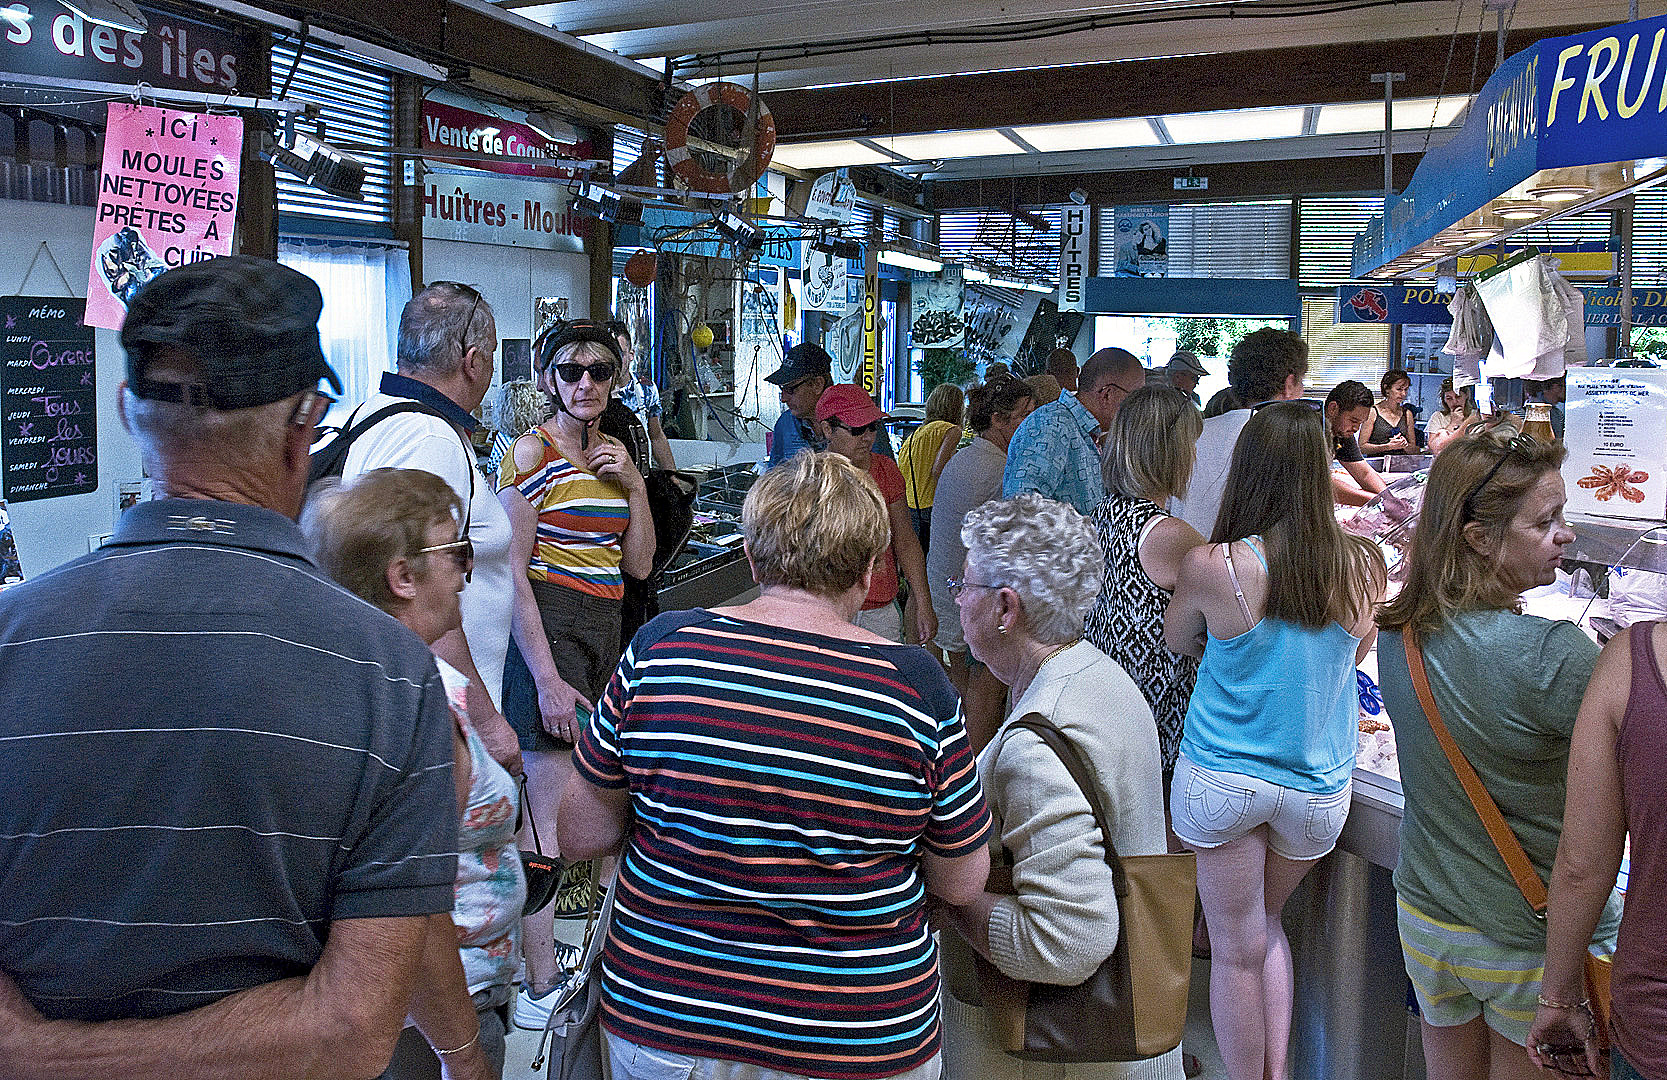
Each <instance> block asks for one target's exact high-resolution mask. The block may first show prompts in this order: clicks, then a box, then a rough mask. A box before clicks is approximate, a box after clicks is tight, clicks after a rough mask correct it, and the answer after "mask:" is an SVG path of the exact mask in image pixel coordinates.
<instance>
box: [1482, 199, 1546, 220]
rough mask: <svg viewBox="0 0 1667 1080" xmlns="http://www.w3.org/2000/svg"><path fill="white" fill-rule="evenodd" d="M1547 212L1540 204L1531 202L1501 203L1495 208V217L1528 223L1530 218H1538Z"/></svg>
mask: <svg viewBox="0 0 1667 1080" xmlns="http://www.w3.org/2000/svg"><path fill="white" fill-rule="evenodd" d="M1545 212H1546V209H1545V207H1543V206H1541V205H1540V204H1539V203H1530V202H1507V203H1500V204H1499V205H1497V206H1495V207H1494V208H1493V213H1494V215H1495V216H1496V217H1502V218H1504V219H1505V220H1506V221H1527V220H1528V219H1530V218H1537V217H1539V216H1541V215H1542V214H1544V213H1545Z"/></svg>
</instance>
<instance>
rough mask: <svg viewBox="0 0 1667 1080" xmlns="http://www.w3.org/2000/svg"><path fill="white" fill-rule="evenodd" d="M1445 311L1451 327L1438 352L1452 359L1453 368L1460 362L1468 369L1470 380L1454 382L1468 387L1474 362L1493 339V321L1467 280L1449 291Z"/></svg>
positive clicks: (1473, 371)
mask: <svg viewBox="0 0 1667 1080" xmlns="http://www.w3.org/2000/svg"><path fill="white" fill-rule="evenodd" d="M1447 310H1448V311H1450V312H1452V313H1453V330H1452V332H1451V333H1450V334H1448V335H1447V344H1445V345H1443V346H1442V347H1441V351H1442V352H1444V353H1446V354H1447V355H1449V356H1451V357H1453V358H1454V360H1455V365H1454V370H1455V371H1457V370H1458V367H1459V365H1460V364H1461V363H1462V364H1464V366H1467V367H1469V368H1471V369H1472V370H1471V376H1472V378H1471V379H1470V381H1469V382H1458V384H1457V385H1460V386H1468V385H1471V383H1474V382H1475V381H1476V380H1475V377H1474V376H1475V370H1474V369H1475V365H1476V362H1477V361H1478V360H1480V359H1481V357H1482V354H1483V353H1486V352H1487V351H1488V344H1489V343H1490V342H1492V341H1493V323H1491V322H1490V321H1489V320H1488V312H1487V309H1486V308H1485V307H1483V306H1482V301H1481V298H1480V297H1478V296H1477V295H1476V290H1475V289H1473V288H1471V286H1470V285H1469V284H1468V283H1467V284H1465V285H1463V286H1461V287H1460V288H1459V289H1457V290H1456V291H1455V292H1454V293H1453V299H1452V300H1451V301H1450V302H1449V303H1448V304H1447Z"/></svg>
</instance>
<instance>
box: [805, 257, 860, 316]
mask: <svg viewBox="0 0 1667 1080" xmlns="http://www.w3.org/2000/svg"><path fill="white" fill-rule="evenodd" d="M799 247H800V249H801V251H802V252H803V264H802V265H801V267H800V274H801V275H802V276H803V280H804V287H803V289H802V290H801V291H802V292H803V294H804V295H803V297H802V299H803V301H804V308H805V310H806V311H829V312H832V313H833V314H835V315H843V314H845V312H846V311H847V310H849V306H850V305H849V297H848V296H847V295H846V281H847V279H848V277H849V274H850V270H849V264H848V263H847V261H846V260H844V259H841V258H837V257H835V256H834V255H833V254H832V253H831V252H827V251H818V250H816V245H814V244H812V243H810V242H809V241H808V240H807V241H805V242H804V243H801V244H800V245H799Z"/></svg>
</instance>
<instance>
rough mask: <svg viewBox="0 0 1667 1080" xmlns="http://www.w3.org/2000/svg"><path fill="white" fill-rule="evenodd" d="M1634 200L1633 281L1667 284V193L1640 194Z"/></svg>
mask: <svg viewBox="0 0 1667 1080" xmlns="http://www.w3.org/2000/svg"><path fill="white" fill-rule="evenodd" d="M1633 199H1634V201H1633V209H1632V282H1633V284H1635V285H1667V190H1663V189H1661V188H1653V189H1651V190H1649V191H1640V192H1639V193H1638V194H1637V195H1636V196H1634V197H1633Z"/></svg>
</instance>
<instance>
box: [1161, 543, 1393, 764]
mask: <svg viewBox="0 0 1667 1080" xmlns="http://www.w3.org/2000/svg"><path fill="white" fill-rule="evenodd" d="M1254 539H1256V540H1258V541H1259V540H1260V537H1256V538H1254ZM1246 546H1247V547H1249V548H1250V550H1251V551H1252V552H1253V553H1255V555H1256V558H1257V559H1258V560H1260V561H1261V563H1262V566H1263V568H1264V569H1265V568H1266V567H1267V560H1266V559H1264V558H1263V557H1262V553H1261V551H1260V550H1258V546H1257V544H1254V543H1250V542H1248V541H1247V542H1246ZM1227 566H1228V572H1229V574H1232V567H1233V564H1232V561H1231V558H1229V561H1228V564H1227ZM1233 584H1234V587H1235V589H1236V588H1237V587H1238V579H1237V576H1236V575H1233ZM1239 604H1240V607H1241V609H1242V610H1243V611H1244V613H1245V621H1246V622H1249V621H1250V609H1249V607H1248V605H1246V604H1245V603H1244V597H1243V596H1242V595H1241V596H1240V598H1239ZM1359 644H1360V639H1359V638H1357V637H1355V636H1354V635H1353V634H1351V633H1349V632H1348V631H1347V630H1345V629H1344V628H1343V627H1342V626H1341V625H1340V624H1338V623H1336V622H1332V623H1330V624H1328V625H1327V626H1325V627H1324V628H1322V629H1319V630H1315V629H1311V628H1309V627H1306V626H1299V625H1297V624H1296V623H1293V622H1288V621H1286V620H1284V619H1273V618H1268V617H1265V616H1264V617H1263V618H1262V619H1261V621H1259V622H1257V623H1256V625H1254V626H1252V627H1251V628H1250V629H1249V630H1247V631H1245V632H1244V633H1242V634H1239V635H1237V636H1235V637H1230V638H1226V639H1222V638H1218V637H1216V636H1215V635H1213V634H1208V633H1207V634H1206V641H1205V644H1204V659H1203V661H1202V662H1201V663H1200V664H1199V666H1198V685H1197V687H1196V688H1195V689H1194V690H1193V692H1192V701H1191V703H1190V704H1189V705H1188V707H1187V719H1186V724H1185V726H1184V728H1183V733H1182V735H1181V753H1183V754H1185V755H1186V756H1187V757H1188V758H1190V759H1191V760H1193V761H1195V762H1197V763H1198V764H1200V765H1202V766H1204V767H1205V768H1207V769H1214V770H1216V771H1217V772H1227V773H1238V774H1239V775H1241V776H1254V777H1256V778H1257V779H1258V780H1263V781H1266V782H1267V783H1270V784H1278V785H1279V786H1281V787H1287V788H1292V789H1294V790H1297V791H1306V792H1310V793H1312V794H1316V795H1324V794H1329V793H1331V792H1334V791H1340V790H1342V787H1343V785H1344V784H1346V783H1347V782H1348V779H1349V774H1350V773H1351V772H1353V771H1354V751H1355V743H1356V738H1357V736H1356V732H1357V731H1358V730H1359V721H1358V712H1359V702H1358V697H1357V694H1356V690H1355V679H1354V670H1355V665H1354V653H1355V649H1356V648H1357V647H1358V646H1359Z"/></svg>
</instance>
